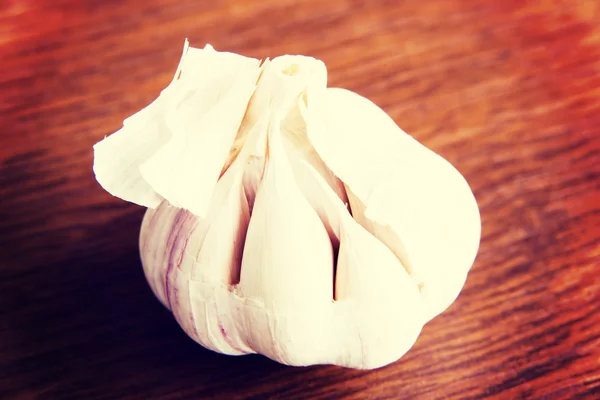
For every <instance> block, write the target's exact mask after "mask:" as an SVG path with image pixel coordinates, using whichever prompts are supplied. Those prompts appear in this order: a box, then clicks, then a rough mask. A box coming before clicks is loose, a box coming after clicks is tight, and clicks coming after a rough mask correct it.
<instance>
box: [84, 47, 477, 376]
mask: <svg viewBox="0 0 600 400" xmlns="http://www.w3.org/2000/svg"><path fill="white" fill-rule="evenodd" d="M94 172H95V174H96V178H97V180H98V182H99V183H100V184H101V185H102V186H103V187H104V189H105V190H107V191H108V192H109V193H111V194H112V195H114V196H117V197H120V198H122V199H124V200H127V201H129V202H133V203H136V204H139V205H141V206H144V207H147V208H148V211H147V213H146V215H145V217H144V220H143V222H142V227H141V233H140V253H141V259H142V264H143V268H144V271H145V274H146V277H147V279H148V282H149V284H150V287H151V288H152V290H153V292H154V293H155V295H156V296H157V297H158V299H160V301H161V302H162V303H163V304H164V305H165V306H166V307H168V308H169V309H170V310H171V311H172V313H173V315H174V316H175V318H176V320H177V321H178V323H179V324H180V325H181V327H182V328H183V330H184V331H185V332H186V333H187V334H188V335H189V336H190V337H191V338H193V339H194V340H195V341H197V342H198V343H200V344H201V345H202V346H204V347H206V348H208V349H211V350H214V351H216V352H220V353H224V354H230V355H242V354H251V353H260V354H263V355H265V356H267V357H269V358H271V359H273V360H276V361H278V362H280V363H283V364H288V365H297V366H303V365H313V364H337V365H341V366H345V367H352V368H361V369H371V368H377V367H381V366H384V365H387V364H389V363H391V362H394V361H395V360H398V359H399V358H400V357H401V356H402V355H403V354H404V353H406V352H407V351H408V350H409V349H410V347H411V346H412V345H413V344H414V343H415V341H416V339H417V337H418V335H419V333H420V331H421V329H422V327H423V325H424V324H425V323H426V322H428V321H429V320H431V319H432V318H433V317H435V316H436V315H438V314H439V313H441V312H442V311H444V310H445V309H446V308H447V307H448V306H449V305H450V304H451V303H452V302H453V301H454V300H455V299H456V298H457V296H458V294H459V292H460V291H461V289H462V287H463V285H464V283H465V280H466V277H467V273H468V271H469V269H470V268H471V265H472V263H473V261H474V259H475V256H476V253H477V250H478V247H479V240H480V234H481V223H480V216H479V210H478V207H477V203H476V201H475V198H474V196H473V194H472V192H471V190H470V188H469V186H468V184H467V182H466V181H465V180H464V178H463V177H462V176H461V174H460V173H459V172H458V171H457V170H456V169H455V168H454V167H453V166H452V165H451V164H449V163H448V162H447V161H446V160H444V159H443V158H442V157H440V156H438V155H437V154H435V153H434V152H432V151H430V150H429V149H427V148H426V147H424V146H423V145H421V144H420V143H418V142H417V141H416V140H415V139H413V138H412V137H411V136H409V135H407V134H406V133H404V132H403V131H402V130H401V129H400V128H399V127H398V126H397V125H396V124H395V123H394V121H393V120H392V119H391V118H390V117H389V116H388V115H387V114H386V113H385V112H384V111H382V110H381V109H380V108H379V107H377V106H376V105H375V104H373V103H372V102H370V101H369V100H367V99H365V98H364V97H361V96H359V95H358V94H356V93H353V92H350V91H347V90H343V89H337V88H327V70H326V67H325V65H324V64H323V63H322V62H321V61H319V60H316V59H314V58H311V57H305V56H290V55H285V56H281V57H277V58H275V59H273V60H268V59H267V60H265V61H263V62H261V61H260V60H257V59H253V58H248V57H244V56H241V55H238V54H233V53H227V52H219V51H216V50H215V49H213V48H212V47H211V46H210V45H207V46H206V47H205V48H203V49H198V48H193V47H190V46H189V44H188V42H187V41H186V44H185V47H184V52H183V56H182V58H181V61H180V64H179V67H178V68H177V71H176V73H175V77H174V79H173V81H172V82H171V83H170V84H169V86H168V87H167V88H166V89H164V90H163V91H162V92H161V94H160V96H159V97H158V98H157V99H156V100H155V101H154V102H152V103H151V104H150V105H149V106H148V107H146V108H145V109H143V110H141V111H140V112H138V113H137V114H135V115H133V116H132V117H130V118H128V119H126V120H125V121H124V123H123V128H122V129H120V130H119V131H117V132H116V133H114V134H112V135H110V136H108V137H107V138H105V139H104V140H102V141H100V142H99V143H97V144H96V145H95V146H94Z"/></svg>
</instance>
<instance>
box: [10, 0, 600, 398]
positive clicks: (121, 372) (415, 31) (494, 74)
mask: <svg viewBox="0 0 600 400" xmlns="http://www.w3.org/2000/svg"><path fill="white" fill-rule="evenodd" d="M598 21H600V5H599V3H598V2H595V1H592V0H581V1H569V0H561V1H550V0H538V1H533V0H531V1H527V0H522V1H518V0H510V1H509V0H507V1H498V2H492V1H487V0H430V1H422V0H404V1H398V0H388V1H383V0H377V1H374V0H371V1H368V2H367V1H352V0H331V1H327V2H322V1H317V0H297V1H292V0H281V1H275V0H257V1H243V0H239V1H235V0H222V1H215V2H211V1H183V0H146V1H143V2H142V1H134V0H119V1H114V0H110V1H109V0H104V1H93V0H88V1H74V0H53V1H42V0H37V1H35V0H29V1H26V0H8V1H7V0H0V99H1V101H0V127H1V131H0V132H1V138H2V145H1V146H0V314H1V317H0V397H1V398H4V399H105V398H106V399H119V398H128V399H154V398H156V399H157V398H161V399H184V398H185V399H199V398H206V399H271V398H282V399H415V398H416V399H454V398H456V399H481V398H505V399H517V398H549V399H571V398H586V399H594V398H600V348H599V347H600V312H598V311H597V310H598V304H600V271H599V270H598V268H599V264H600V97H599V96H600V27H599V26H598ZM185 37H189V38H190V41H191V42H192V44H193V45H194V46H202V45H204V44H205V43H211V44H212V45H213V46H215V48H217V49H219V50H228V51H234V52H239V53H243V54H246V55H249V56H254V57H259V58H265V57H267V56H270V57H274V56H277V55H279V54H283V53H292V54H293V53H299V54H307V55H312V56H315V57H317V58H320V59H322V60H324V61H325V62H326V64H327V65H328V68H329V76H330V84H331V86H342V87H346V88H349V89H351V90H355V91H357V92H358V93H360V94H362V95H365V96H367V97H369V98H371V99H372V100H373V101H375V102H376V103H378V104H379V105H380V106H382V107H383V108H384V109H385V110H386V111H387V112H388V113H390V115H391V116H392V117H393V118H394V119H395V120H396V121H397V122H398V123H399V124H400V126H401V127H402V128H404V129H405V130H406V131H407V132H409V133H411V134H413V135H414V136H415V137H416V138H417V139H418V140H420V141H421V142H422V143H424V144H426V145H427V146H429V147H430V148H432V149H434V150H435V151H437V152H439V153H440V154H442V155H443V156H444V157H446V158H447V159H448V160H449V161H451V162H452V163H453V164H454V165H455V166H456V167H457V168H458V169H459V170H460V171H461V172H462V173H463V174H464V175H465V176H466V178H467V180H468V181H469V182H470V184H471V186H472V187H473V190H474V192H475V195H476V197H477V199H478V201H479V204H480V207H481V213H482V219H483V238H482V243H481V250H480V253H479V256H478V258H477V261H476V263H475V265H474V267H473V270H472V272H471V274H470V276H469V279H468V281H467V284H466V286H465V288H464V291H463V292H462V294H461V296H460V297H459V299H458V300H457V301H456V302H455V303H454V304H453V305H452V306H451V308H449V309H448V311H447V312H446V313H444V314H443V315H442V316H440V317H438V318H436V319H435V320H434V321H432V322H431V323H430V324H428V325H427V326H426V327H425V329H424V331H423V333H422V335H421V337H420V338H419V340H418V342H417V344H416V345H415V347H414V348H413V349H412V350H411V351H410V352H409V353H408V354H407V355H406V356H405V357H404V358H402V359H401V360H400V361H398V362H396V363H394V364H392V365H390V366H388V367H385V368H382V369H379V370H375V371H354V370H347V369H342V368H338V367H331V366H319V367H310V368H289V367H284V366H281V365H278V364H276V363H274V362H271V361H269V360H267V359H265V358H262V357H260V356H246V357H227V356H221V355H218V354H215V353H212V352H209V351H207V350H204V349H203V348H201V347H200V346H198V345H195V344H194V343H193V342H192V341H191V340H190V339H188V338H187V337H186V336H185V334H184V333H183V332H182V330H181V329H180V328H179V327H178V326H177V324H176V322H175V321H174V319H173V318H172V317H171V315H170V314H169V313H168V312H167V311H166V310H164V309H163V308H162V306H160V304H159V303H158V301H156V300H155V299H154V298H153V296H152V294H151V292H150V290H149V289H148V287H147V285H146V283H145V280H144V277H143V274H142V270H141V266H140V262H139V257H138V253H137V234H138V231H139V225H140V221H141V217H142V213H143V210H142V209H140V208H138V207H136V206H133V205H130V204H125V203H124V202H122V201H119V200H118V199H115V198H112V197H110V196H109V195H108V194H107V193H105V192H104V191H103V190H102V189H101V188H100V187H99V185H98V184H97V183H96V182H95V180H94V177H93V174H92V170H91V163H92V151H91V146H92V145H93V144H94V143H95V142H97V141H99V140H100V139H102V138H103V137H104V135H107V134H110V133H111V132H112V131H115V130H117V129H118V128H119V127H120V126H121V122H122V120H123V119H124V118H125V117H127V116H128V115H130V114H132V113H134V112H135V111H137V110H138V109H139V108H141V107H143V106H144V105H146V104H148V103H149V102H150V101H151V100H152V99H154V98H155V97H156V96H157V95H158V93H159V91H160V90H161V89H162V88H163V87H164V86H165V85H166V84H167V83H168V81H169V80H170V78H171V76H172V74H173V72H174V70H175V67H176V64H177V61H178V59H179V56H180V52H181V46H182V44H183V40H184V38H185Z"/></svg>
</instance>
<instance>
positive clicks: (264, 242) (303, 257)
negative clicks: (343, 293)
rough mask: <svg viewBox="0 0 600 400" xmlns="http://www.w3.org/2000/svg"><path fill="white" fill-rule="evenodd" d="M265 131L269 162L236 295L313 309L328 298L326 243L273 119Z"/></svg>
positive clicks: (330, 270) (330, 274)
mask: <svg viewBox="0 0 600 400" xmlns="http://www.w3.org/2000/svg"><path fill="white" fill-rule="evenodd" d="M269 129H270V133H269V136H268V148H269V150H268V160H267V165H266V168H265V173H264V176H263V180H262V182H261V184H260V187H259V189H258V193H257V194H256V201H255V204H254V209H253V212H252V218H251V219H250V224H249V227H248V232H247V235H246V244H245V247H244V254H243V259H242V271H241V279H240V293H242V294H243V295H244V296H245V297H248V298H254V299H260V300H261V301H263V302H264V303H265V306H266V307H267V308H268V309H269V310H278V311H282V312H287V311H291V310H294V309H295V308H297V307H306V308H310V309H315V308H318V307H319V306H322V305H323V304H327V303H330V302H331V301H332V299H333V289H332V288H333V253H332V248H331V242H330V241H329V236H328V235H327V231H326V230H325V228H324V227H323V224H322V223H321V221H320V219H319V217H318V216H317V214H316V213H315V212H314V210H313V209H312V208H311V206H310V204H309V203H308V202H307V201H306V199H305V198H304V197H303V196H302V194H301V193H300V191H299V190H298V187H297V186H296V185H295V183H294V178H293V174H292V171H291V168H290V165H289V161H288V160H287V156H286V154H285V152H284V150H283V145H282V144H281V138H279V136H278V135H279V134H280V132H279V126H278V124H277V122H276V121H273V120H272V121H271V125H270V126H269ZM273 132H274V133H273ZM308 249H310V251H308ZM309 293H310V295H308V294H309Z"/></svg>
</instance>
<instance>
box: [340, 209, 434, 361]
mask: <svg viewBox="0 0 600 400" xmlns="http://www.w3.org/2000/svg"><path fill="white" fill-rule="evenodd" d="M343 215H344V218H343V219H342V225H341V228H340V249H339V255H338V264H337V273H336V283H335V288H336V290H335V293H336V294H335V298H336V302H337V303H338V304H343V303H345V302H349V303H350V305H349V307H350V308H351V312H348V313H347V314H346V316H347V320H346V321H345V322H346V324H347V328H346V331H347V332H353V335H349V336H350V338H352V339H354V341H355V342H354V344H353V345H352V346H350V345H348V348H353V349H354V350H353V351H352V354H354V355H355V356H356V357H359V360H360V362H358V360H357V363H356V364H357V366H358V367H359V368H363V369H371V368H378V367H381V366H383V365H387V364H389V363H391V362H393V361H396V360H397V359H399V358H400V357H402V356H403V355H404V354H405V353H406V352H407V351H408V350H409V349H410V348H411V347H412V345H413V344H414V343H415V341H416V340H417V337H418V336H419V333H420V332H421V328H422V327H423V324H424V323H425V320H424V318H423V300H422V299H421V296H420V293H419V289H418V286H417V284H416V283H415V282H414V281H413V280H412V279H411V277H410V276H409V275H408V273H407V272H406V270H405V269H404V267H403V266H402V264H401V263H400V261H399V260H398V259H397V258H396V256H395V255H394V254H393V253H392V252H391V251H390V250H389V249H388V248H387V247H386V246H385V245H384V244H383V243H381V242H380V241H379V240H378V239H376V238H375V237H374V236H373V235H371V234H370V233H369V232H367V231H366V230H365V229H364V228H363V227H362V226H361V225H359V224H358V223H356V221H354V220H353V219H352V218H351V217H350V216H349V214H343ZM356 364H355V365H356Z"/></svg>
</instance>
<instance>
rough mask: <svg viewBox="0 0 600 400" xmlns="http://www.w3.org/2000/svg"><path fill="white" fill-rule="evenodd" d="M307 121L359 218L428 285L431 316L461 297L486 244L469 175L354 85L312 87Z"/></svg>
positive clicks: (313, 139)
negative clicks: (315, 89)
mask: <svg viewBox="0 0 600 400" xmlns="http://www.w3.org/2000/svg"><path fill="white" fill-rule="evenodd" d="M309 95H311V93H310V92H309ZM307 124H308V129H307V133H308V137H309V140H310V141H311V143H312V144H313V145H314V147H315V149H316V150H317V153H319V155H320V156H321V157H322V158H323V160H324V161H325V163H326V165H327V166H328V167H329V168H330V169H331V170H332V171H333V173H334V174H335V175H336V176H338V177H339V178H340V179H341V180H342V181H343V182H344V183H345V184H346V186H347V188H349V199H350V203H351V206H352V211H353V215H354V216H355V218H356V219H357V220H358V221H359V222H362V223H363V225H364V226H365V227H366V228H367V229H369V230H370V231H371V233H373V234H374V235H376V236H377V237H378V238H379V239H380V240H382V241H383V242H384V243H385V244H386V245H387V246H388V247H390V248H391V249H392V250H393V251H394V253H395V254H396V255H397V256H398V257H399V258H400V260H401V261H402V263H403V265H404V266H405V267H406V268H407V269H408V270H409V271H410V273H411V275H412V276H413V278H414V279H415V280H416V281H417V282H418V283H419V284H420V285H421V293H422V297H423V299H424V301H425V308H426V311H425V312H426V319H427V320H429V319H431V318H433V317H434V316H436V315H438V314H439V313H440V312H442V311H443V310H445V309H446V308H447V307H448V306H449V305H450V304H451V303H452V302H453V301H454V300H455V299H456V297H457V296H458V294H459V292H460V290H461V289H462V286H463V285H464V282H465V279H466V275H467V272H468V271H469V269H470V268H471V265H472V264H473V261H474V259H475V255H476V253H477V250H478V247H479V239H480V234H481V222H480V217H479V210H478V207H477V203H476V201H475V198H474V196H473V193H472V192H471V189H470V188H469V186H468V184H467V182H466V181H465V179H464V178H463V177H462V175H461V174H460V173H459V172H458V171H457V170H456V169H455V168H454V167H453V166H452V165H451V164H450V163H448V162H447V161H446V160H444V159H443V158H442V157H440V156H438V155H437V154H435V153H434V152H432V151H431V150H429V149H427V148H426V147H424V146H423V145H421V144H420V143H418V142H417V141H416V140H414V139H413V138H412V137H410V136H409V135H407V134H405V133H404V132H403V131H402V130H401V129H400V128H399V127H398V126H397V125H396V124H395V123H394V121H393V120H392V119H391V118H390V117H389V116H388V115H387V114H386V113H385V112H384V111H383V110H381V109H380V108H379V107H377V106H376V105H375V104H373V103H372V102H371V101H369V100H368V99H366V98H364V97H362V96H359V95H358V94H355V93H352V92H350V91H347V90H343V89H327V90H325V91H321V92H319V93H317V92H313V95H311V96H310V97H309V101H308V113H307ZM355 160H361V162H360V163H357V162H356V161H355ZM353 203H354V205H357V207H356V208H355V207H354V205H353Z"/></svg>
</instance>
